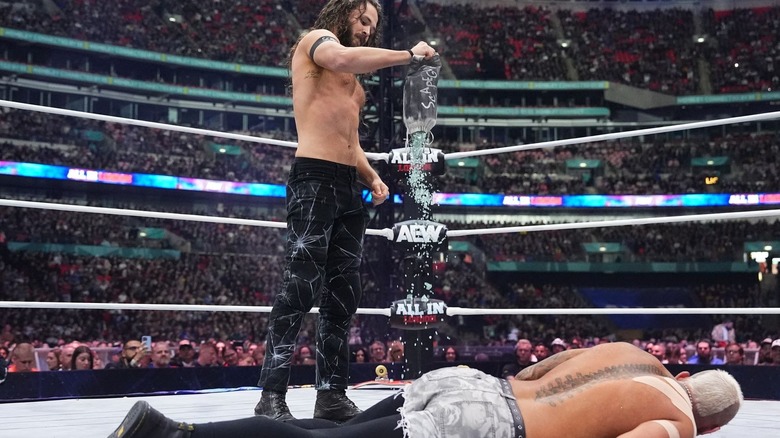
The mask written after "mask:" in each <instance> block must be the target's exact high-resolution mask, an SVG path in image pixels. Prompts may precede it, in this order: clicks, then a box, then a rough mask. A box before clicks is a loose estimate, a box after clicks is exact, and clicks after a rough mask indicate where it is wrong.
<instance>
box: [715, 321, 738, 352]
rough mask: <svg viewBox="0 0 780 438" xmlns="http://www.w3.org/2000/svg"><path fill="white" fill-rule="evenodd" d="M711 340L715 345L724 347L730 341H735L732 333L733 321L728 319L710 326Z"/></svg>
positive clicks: (735, 338)
mask: <svg viewBox="0 0 780 438" xmlns="http://www.w3.org/2000/svg"><path fill="white" fill-rule="evenodd" d="M712 340H713V342H715V346H717V347H725V346H726V345H728V344H729V343H731V342H736V341H737V337H736V334H735V333H734V322H733V321H730V320H726V321H723V322H722V323H720V324H717V325H715V327H713V328H712Z"/></svg>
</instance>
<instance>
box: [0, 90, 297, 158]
mask: <svg viewBox="0 0 780 438" xmlns="http://www.w3.org/2000/svg"><path fill="white" fill-rule="evenodd" d="M0 106H7V107H9V108H16V109H22V110H27V111H37V112H40V113H46V114H58V115H61V116H72V117H81V118H82V119H90V120H102V121H104V122H111V123H125V124H128V125H136V126H144V127H147V128H155V129H167V130H169V131H177V132H186V133H188V134H198V135H208V136H211V137H221V138H229V139H232V140H241V141H249V142H252V143H264V144H272V145H276V146H285V147H290V148H294V147H297V146H298V144H297V143H294V142H291V141H284V140H276V139H273V138H263V137H254V136H251V135H244V134H233V133H230V132H221V131H212V130H210V129H201V128H190V127H187V126H179V125H169V124H167V123H157V122H147V121H145V120H136V119H127V118H124V117H115V116H107V115H104V114H95V113H87V112H84V111H73V110H67V109H62V108H54V107H50V106H41V105H31V104H29V103H20V102H12V101H10V100H0Z"/></svg>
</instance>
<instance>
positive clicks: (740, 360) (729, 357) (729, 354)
mask: <svg viewBox="0 0 780 438" xmlns="http://www.w3.org/2000/svg"><path fill="white" fill-rule="evenodd" d="M744 364H745V349H744V348H742V346H741V345H739V344H738V343H736V342H731V343H729V344H728V345H726V365H744Z"/></svg>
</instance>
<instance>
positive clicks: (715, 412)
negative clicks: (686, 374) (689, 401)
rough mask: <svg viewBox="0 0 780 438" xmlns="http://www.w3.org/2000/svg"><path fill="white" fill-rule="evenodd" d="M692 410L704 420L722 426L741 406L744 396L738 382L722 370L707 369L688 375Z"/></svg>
mask: <svg viewBox="0 0 780 438" xmlns="http://www.w3.org/2000/svg"><path fill="white" fill-rule="evenodd" d="M688 383H689V385H690V388H691V395H692V397H693V410H694V412H695V413H696V414H698V415H699V417H701V418H702V419H704V420H708V421H711V422H714V423H716V424H717V425H718V426H723V425H725V424H726V423H728V422H729V421H731V419H733V418H734V416H736V415H737V411H739V408H740V407H741V406H742V402H743V401H744V397H743V396H742V388H740V386H739V382H737V380H736V379H735V378H734V377H733V376H732V375H731V374H729V373H727V372H725V371H723V370H707V371H702V372H700V373H696V374H694V375H692V376H691V377H690V379H689V380H688Z"/></svg>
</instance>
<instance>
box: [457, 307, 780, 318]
mask: <svg viewBox="0 0 780 438" xmlns="http://www.w3.org/2000/svg"><path fill="white" fill-rule="evenodd" d="M447 315H448V316H454V315H472V316H474V315H780V307H725V308H718V307H662V308H647V307H639V308H628V309H627V308H606V309H601V308H587V309H583V308H581V309H466V308H462V307H448V308H447Z"/></svg>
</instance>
